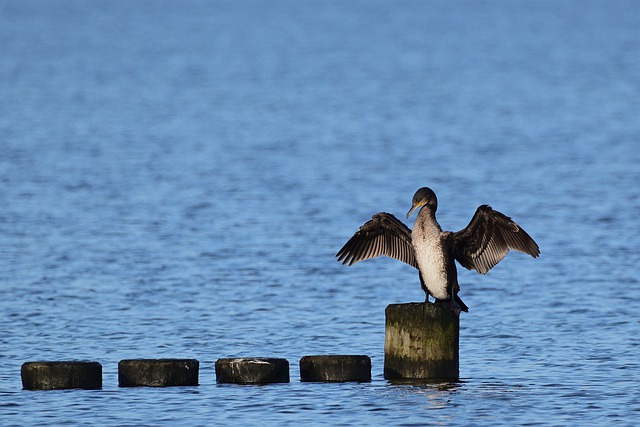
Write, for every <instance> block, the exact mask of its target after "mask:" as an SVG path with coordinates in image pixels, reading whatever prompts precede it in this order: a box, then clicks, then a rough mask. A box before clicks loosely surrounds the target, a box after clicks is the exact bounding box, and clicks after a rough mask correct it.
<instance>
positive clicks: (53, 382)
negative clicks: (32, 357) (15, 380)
mask: <svg viewBox="0 0 640 427" xmlns="http://www.w3.org/2000/svg"><path fill="white" fill-rule="evenodd" d="M20 376H21V377H22V387H23V388H24V389H25V390H60V389H69V388H83V389H86V390H94V389H101V388H102V365H101V364H99V363H98V362H74V361H65V362H25V363H23V364H22V368H21V369H20Z"/></svg>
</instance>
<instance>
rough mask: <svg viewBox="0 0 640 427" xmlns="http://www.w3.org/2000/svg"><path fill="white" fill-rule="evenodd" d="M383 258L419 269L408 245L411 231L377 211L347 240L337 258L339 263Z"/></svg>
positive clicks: (386, 214) (395, 219)
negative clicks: (381, 256)
mask: <svg viewBox="0 0 640 427" xmlns="http://www.w3.org/2000/svg"><path fill="white" fill-rule="evenodd" d="M380 255H386V256H388V257H391V258H395V259H397V260H399V261H402V262H406V263H407V264H409V265H411V266H413V267H415V268H418V264H417V263H416V257H415V254H414V251H413V246H411V230H410V229H409V227H407V226H406V225H404V224H403V223H402V222H401V221H400V220H398V218H396V217H395V216H393V215H391V214H389V213H385V212H379V213H377V214H375V215H374V216H373V217H372V218H371V219H370V220H369V221H367V222H366V223H364V225H363V226H362V227H360V229H359V230H358V231H356V233H355V234H354V235H353V237H351V239H349V241H348V242H347V243H345V245H344V246H343V247H342V249H340V251H338V253H337V254H336V256H337V257H338V261H342V264H347V263H348V264H349V265H353V264H354V263H356V262H358V261H364V260H367V259H371V258H375V257H378V256H380Z"/></svg>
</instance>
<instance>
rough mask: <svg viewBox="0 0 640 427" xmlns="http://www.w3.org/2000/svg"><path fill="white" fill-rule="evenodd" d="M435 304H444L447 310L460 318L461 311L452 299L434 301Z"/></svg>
mask: <svg viewBox="0 0 640 427" xmlns="http://www.w3.org/2000/svg"><path fill="white" fill-rule="evenodd" d="M435 303H436V304H446V305H448V306H449V310H451V311H453V312H454V313H455V314H456V315H458V316H460V312H461V311H462V309H461V308H460V306H459V305H458V303H457V302H456V301H455V300H454V299H436V302H435Z"/></svg>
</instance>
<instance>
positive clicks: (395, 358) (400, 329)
mask: <svg viewBox="0 0 640 427" xmlns="http://www.w3.org/2000/svg"><path fill="white" fill-rule="evenodd" d="M385 314H386V328H385V343H384V377H385V378H386V379H420V380H435V379H447V380H451V379H455V380H457V379H458V377H459V360H458V351H459V337H460V318H459V317H458V315H456V314H455V313H454V312H453V311H451V310H450V309H449V306H447V305H446V304H431V303H409V304H391V305H389V306H387V309H386V311H385Z"/></svg>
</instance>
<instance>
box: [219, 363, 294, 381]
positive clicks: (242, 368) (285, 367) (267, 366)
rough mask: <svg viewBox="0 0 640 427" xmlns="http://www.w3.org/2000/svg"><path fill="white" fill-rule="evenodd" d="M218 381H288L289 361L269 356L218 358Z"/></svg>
mask: <svg viewBox="0 0 640 427" xmlns="http://www.w3.org/2000/svg"><path fill="white" fill-rule="evenodd" d="M216 381H217V382H219V383H232V384H268V383H288V382H289V362H288V361H287V360H286V359H277V358H269V357H242V358H229V359H218V360H216Z"/></svg>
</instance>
